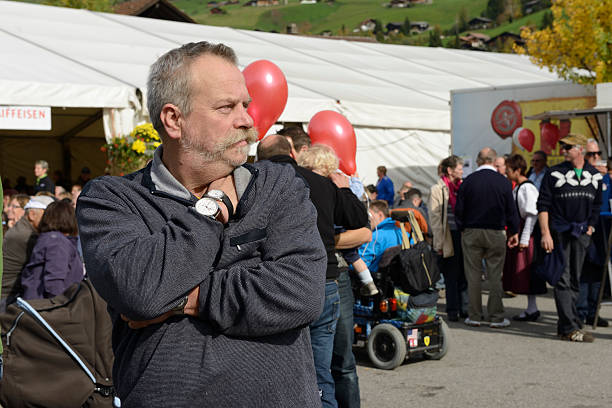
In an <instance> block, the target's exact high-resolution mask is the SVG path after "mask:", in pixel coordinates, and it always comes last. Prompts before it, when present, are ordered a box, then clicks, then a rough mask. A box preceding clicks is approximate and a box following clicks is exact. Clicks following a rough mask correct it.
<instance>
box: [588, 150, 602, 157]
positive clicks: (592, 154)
mask: <svg viewBox="0 0 612 408" xmlns="http://www.w3.org/2000/svg"><path fill="white" fill-rule="evenodd" d="M601 154H602V153H601V150H600V151H598V152H587V153H586V155H587V156H601Z"/></svg>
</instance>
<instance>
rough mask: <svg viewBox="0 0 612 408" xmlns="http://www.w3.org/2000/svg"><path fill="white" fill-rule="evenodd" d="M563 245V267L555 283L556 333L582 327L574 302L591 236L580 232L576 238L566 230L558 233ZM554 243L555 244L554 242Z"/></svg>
mask: <svg viewBox="0 0 612 408" xmlns="http://www.w3.org/2000/svg"><path fill="white" fill-rule="evenodd" d="M559 240H560V244H561V245H562V246H563V260H564V263H565V265H564V269H563V274H562V275H561V279H559V282H557V284H556V285H555V305H556V306H557V314H558V315H559V321H558V322H557V333H558V334H569V333H571V332H572V331H574V330H579V329H582V321H581V319H580V316H579V315H578V310H577V308H576V302H577V301H578V295H579V293H580V273H581V271H582V266H583V264H584V258H585V256H586V250H587V248H588V247H589V244H590V243H591V237H590V236H588V235H586V234H582V235H581V236H579V237H578V238H576V237H574V236H572V235H571V234H570V233H568V232H566V233H563V234H559ZM555 244H557V243H556V242H555Z"/></svg>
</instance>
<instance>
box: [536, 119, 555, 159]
mask: <svg viewBox="0 0 612 408" xmlns="http://www.w3.org/2000/svg"><path fill="white" fill-rule="evenodd" d="M558 141H559V128H558V127H557V126H556V125H553V124H552V123H544V124H542V125H541V126H540V146H541V148H542V150H544V153H546V154H550V153H551V152H552V150H553V149H554V148H555V145H556V144H557V142H558Z"/></svg>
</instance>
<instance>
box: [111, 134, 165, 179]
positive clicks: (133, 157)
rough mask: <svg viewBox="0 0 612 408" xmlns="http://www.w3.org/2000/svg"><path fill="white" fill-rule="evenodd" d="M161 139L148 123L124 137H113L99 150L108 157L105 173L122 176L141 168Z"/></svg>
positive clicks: (151, 156) (150, 157) (151, 155)
mask: <svg viewBox="0 0 612 408" xmlns="http://www.w3.org/2000/svg"><path fill="white" fill-rule="evenodd" d="M160 144H161V139H160V138H159V135H158V134H157V131H156V130H155V128H153V125H152V124H150V123H145V124H143V125H138V126H136V127H135V128H134V130H132V132H131V133H130V134H129V135H127V136H124V137H115V138H113V139H112V140H111V142H110V143H107V144H105V145H104V146H102V147H101V148H100V150H102V151H103V152H106V153H107V155H108V160H107V165H108V166H107V169H106V170H107V172H109V173H110V174H112V175H115V176H123V175H125V174H129V173H132V172H134V171H137V170H139V169H141V168H143V167H144V166H145V165H146V164H147V163H148V162H149V161H150V160H151V159H152V158H153V154H154V152H155V149H156V148H157V147H158V146H159V145H160Z"/></svg>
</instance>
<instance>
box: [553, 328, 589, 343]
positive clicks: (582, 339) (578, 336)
mask: <svg viewBox="0 0 612 408" xmlns="http://www.w3.org/2000/svg"><path fill="white" fill-rule="evenodd" d="M559 337H560V338H561V340H567V341H575V342H577V343H592V342H594V341H595V337H593V334H591V333H589V332H585V331H582V330H574V331H573V332H571V333H568V334H560V335H559Z"/></svg>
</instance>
